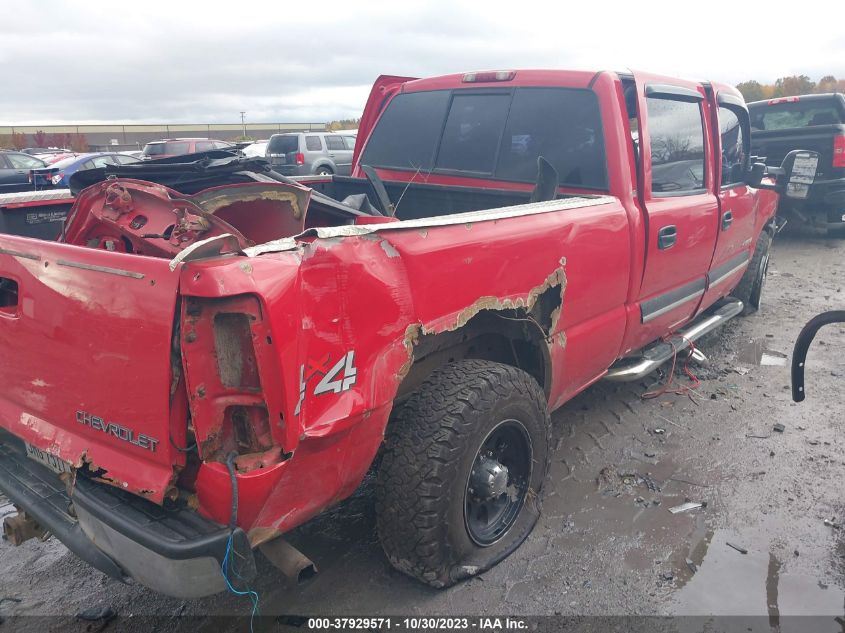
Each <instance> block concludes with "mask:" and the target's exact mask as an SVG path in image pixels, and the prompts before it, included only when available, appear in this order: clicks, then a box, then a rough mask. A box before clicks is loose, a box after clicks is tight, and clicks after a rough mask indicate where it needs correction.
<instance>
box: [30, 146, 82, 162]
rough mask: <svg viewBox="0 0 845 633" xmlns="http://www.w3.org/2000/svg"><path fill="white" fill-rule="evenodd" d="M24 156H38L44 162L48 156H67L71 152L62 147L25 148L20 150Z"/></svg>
mask: <svg viewBox="0 0 845 633" xmlns="http://www.w3.org/2000/svg"><path fill="white" fill-rule="evenodd" d="M21 151H22V152H23V153H24V154H30V155H32V156H38V157H39V158H41V159H44V160H46V159H47V157H48V156H50V155H55V154H69V153H71V152H72V151H73V150H69V149H66V148H62V147H27V148H24V149H22V150H21Z"/></svg>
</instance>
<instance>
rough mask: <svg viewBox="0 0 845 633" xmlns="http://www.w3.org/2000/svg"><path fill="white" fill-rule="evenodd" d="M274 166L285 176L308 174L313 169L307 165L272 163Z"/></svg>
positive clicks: (274, 169)
mask: <svg viewBox="0 0 845 633" xmlns="http://www.w3.org/2000/svg"><path fill="white" fill-rule="evenodd" d="M272 167H273V171H275V172H278V173H280V174H282V175H283V176H308V175H310V174H311V169H310V168H309V167H308V166H307V165H278V164H276V163H272Z"/></svg>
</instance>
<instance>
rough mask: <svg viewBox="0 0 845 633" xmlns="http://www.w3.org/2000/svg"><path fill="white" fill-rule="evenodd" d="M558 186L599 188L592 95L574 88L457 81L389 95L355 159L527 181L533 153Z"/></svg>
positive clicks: (601, 169) (602, 165)
mask: <svg viewBox="0 0 845 633" xmlns="http://www.w3.org/2000/svg"><path fill="white" fill-rule="evenodd" d="M538 156H543V157H544V158H546V160H548V161H549V162H550V163H551V164H552V165H553V166H554V167H555V169H556V170H557V171H558V174H559V176H560V184H561V186H571V187H577V188H583V189H595V190H600V191H604V190H606V189H607V166H606V159H605V149H604V136H603V132H602V127H601V115H600V111H599V102H598V98H597V96H596V95H595V93H593V92H592V91H591V90H588V89H576V88H532V87H519V88H510V89H457V90H436V91H427V92H411V93H403V94H399V95H397V96H395V97H394V98H393V99H392V100H391V101H390V103H389V104H388V106H387V108H386V109H385V111H384V113H383V114H382V116H381V118H380V119H379V121H378V123H377V125H376V127H375V129H374V130H373V132H372V134H371V135H370V138H369V140H368V142H367V144H366V146H365V147H364V152H363V155H362V157H361V161H360V162H361V164H362V165H371V166H375V167H383V168H390V169H397V170H411V171H413V170H421V171H426V172H433V173H444V174H456V173H459V174H460V175H463V176H468V177H479V178H493V179H497V180H503V181H511V182H526V183H532V182H534V181H535V180H536V178H537V157H538Z"/></svg>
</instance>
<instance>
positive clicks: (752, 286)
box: [732, 231, 772, 316]
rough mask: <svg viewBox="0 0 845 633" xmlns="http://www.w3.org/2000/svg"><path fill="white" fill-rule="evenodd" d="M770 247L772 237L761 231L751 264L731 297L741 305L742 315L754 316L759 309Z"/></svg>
mask: <svg viewBox="0 0 845 633" xmlns="http://www.w3.org/2000/svg"><path fill="white" fill-rule="evenodd" d="M771 247H772V236H771V235H769V233H768V232H766V231H763V232H762V233H760V237H759V238H758V239H757V244H756V245H755V247H754V254H753V255H752V256H751V262H750V263H749V264H748V268H746V269H745V274H744V275H743V276H742V279H740V280H739V284H738V285H737V287H736V288H735V289H734V291H733V293H732V294H733V296H734V297H736V298H737V299H741V300H742V303H743V308H742V315H743V316H748V315H749V314H754V313H755V312H757V310H759V309H760V305H761V303H762V298H763V289H764V288H765V285H766V273H767V272H768V270H769V251H770V250H771Z"/></svg>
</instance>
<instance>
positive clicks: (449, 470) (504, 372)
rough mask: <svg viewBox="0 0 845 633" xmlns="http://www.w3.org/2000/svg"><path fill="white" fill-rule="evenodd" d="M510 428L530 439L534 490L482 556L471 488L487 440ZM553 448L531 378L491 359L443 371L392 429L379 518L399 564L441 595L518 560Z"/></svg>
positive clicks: (399, 413)
mask: <svg viewBox="0 0 845 633" xmlns="http://www.w3.org/2000/svg"><path fill="white" fill-rule="evenodd" d="M505 420H518V421H519V422H520V423H521V424H522V427H523V428H524V430H525V431H526V435H527V437H528V438H529V439H530V445H531V453H532V459H531V464H532V465H531V472H530V476H529V477H528V482H529V485H528V488H527V493H526V495H525V501H524V503H523V505H522V507H521V509H520V511H519V514H518V515H516V518H515V519H513V523H512V524H511V525H510V527H509V528H508V529H507V530H506V531H505V532H504V533H503V535H501V536H500V537H498V538H499V540H497V541H496V542H494V543H493V544H491V545H488V546H486V547H481V546H479V545H477V544H476V543H475V542H473V540H472V538H471V537H470V535H469V530H468V527H467V525H466V524H465V517H464V508H465V503H466V498H465V494H466V491H467V482H468V478H469V474H470V471H471V470H472V467H473V463H474V460H475V458H476V455H477V453H478V451H479V449H480V448H481V446H482V444H483V442H484V440H485V438H487V437H488V436H489V434H490V433H491V431H492V430H493V429H495V428H497V427H498V426H499V425H500V424H502V423H504V421H505ZM550 444H551V421H550V418H549V412H548V407H547V404H546V398H545V396H544V394H543V390H542V389H541V388H540V386H539V385H538V384H537V382H536V381H535V380H534V379H533V378H532V377H531V376H529V375H528V374H527V373H525V372H524V371H522V370H520V369H517V368H515V367H510V366H508V365H502V364H500V363H494V362H491V361H484V360H464V361H460V362H456V363H451V364H448V365H445V366H443V367H440V368H438V369H436V370H435V371H433V372H432V373H431V375H430V376H429V377H428V378H427V379H426V380H425V381H424V382H423V383H422V385H421V386H420V387H419V388H418V389H417V390H416V391H415V392H414V393H413V394H412V395H411V396H410V397H409V398H408V399H407V400H406V401H405V403H403V404H402V405H401V406H399V407H398V409H397V410H396V411H394V414H393V416H392V419H391V422H390V425H389V426H388V429H387V437H386V439H385V450H384V455H383V460H382V463H381V467H380V469H379V473H378V477H377V481H376V516H377V524H378V532H379V537H380V539H381V544H382V547H383V548H384V551H385V553H386V554H387V557H388V559H389V560H390V562H391V564H392V565H393V566H394V567H396V569H398V570H400V571H402V572H404V573H406V574H408V575H409V576H412V577H414V578H416V579H418V580H420V581H422V582H424V583H426V584H429V585H431V586H433V587H447V586H449V585H452V584H454V583H456V582H458V581H460V580H462V579H465V578H468V577H470V576H473V575H475V574H477V573H480V572H482V571H485V570H487V569H489V568H490V567H492V566H493V565H495V564H496V563H498V562H500V561H501V560H503V559H504V558H506V557H507V556H508V555H510V554H511V553H512V552H513V551H514V550H516V549H517V548H518V547H519V545H520V544H521V543H522V542H523V541H524V540H525V539H526V538H527V537H528V535H529V534H530V533H531V530H532V529H533V528H534V525H535V524H536V522H537V519H538V518H539V516H540V494H541V492H542V487H543V482H544V480H545V478H546V473H547V471H548V467H549V460H550V454H551V450H550Z"/></svg>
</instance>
